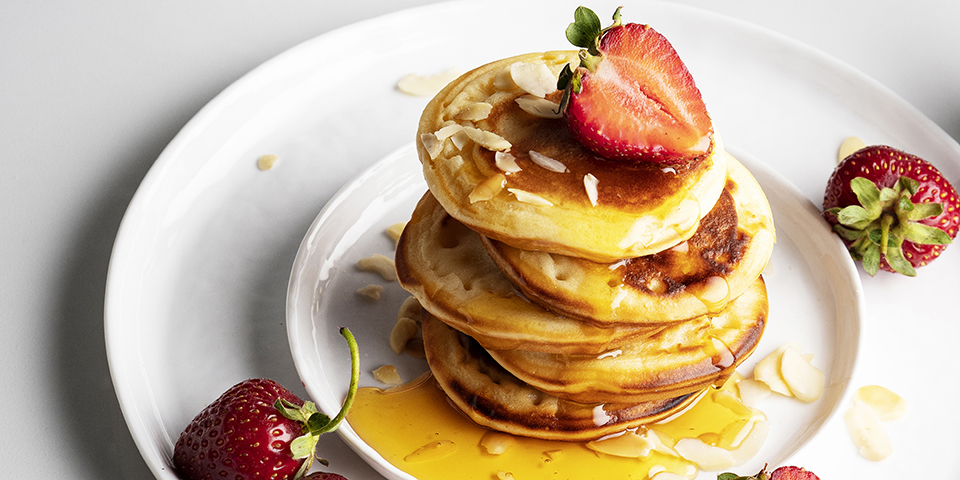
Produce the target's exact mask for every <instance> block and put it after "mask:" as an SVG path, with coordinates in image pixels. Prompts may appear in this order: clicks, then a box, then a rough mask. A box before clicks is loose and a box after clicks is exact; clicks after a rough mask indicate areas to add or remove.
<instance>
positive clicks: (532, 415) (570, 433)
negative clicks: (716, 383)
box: [422, 311, 699, 441]
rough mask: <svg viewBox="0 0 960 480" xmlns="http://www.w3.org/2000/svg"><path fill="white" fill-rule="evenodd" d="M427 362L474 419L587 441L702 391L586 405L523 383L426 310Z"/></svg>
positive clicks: (674, 407)
mask: <svg viewBox="0 0 960 480" xmlns="http://www.w3.org/2000/svg"><path fill="white" fill-rule="evenodd" d="M422 325H423V343H424V348H425V351H426V355H427V362H428V363H429V364H430V369H431V371H432V372H433V375H434V377H435V378H436V379H437V383H438V384H439V385H440V387H441V388H442V389H443V390H444V392H445V393H446V394H447V397H448V398H450V400H451V401H452V402H453V403H454V404H455V405H456V406H457V408H459V409H460V410H461V411H462V412H464V413H465V414H466V415H467V416H468V417H470V418H471V419H472V420H473V421H474V422H476V423H478V424H480V425H483V426H485V427H489V428H492V429H495V430H499V431H502V432H506V433H510V434H514V435H523V436H528V437H535V438H542V439H546V440H560V441H588V440H594V439H597V438H600V437H602V436H604V435H610V434H613V433H618V432H622V431H624V430H627V429H631V428H636V427H638V426H640V425H644V424H648V423H653V422H657V421H660V420H663V419H665V418H667V417H669V416H671V415H673V414H675V413H677V412H679V411H681V410H683V409H684V408H686V407H688V406H690V405H692V404H693V403H694V402H695V401H696V399H697V398H699V395H698V394H697V393H691V394H686V395H682V396H680V397H676V398H670V399H663V400H655V401H649V402H642V403H638V404H627V403H606V404H583V403H577V402H572V401H569V400H564V399H560V398H557V397H555V396H552V395H549V394H546V393H544V392H541V391H539V390H537V389H535V388H533V387H531V386H530V385H528V384H526V383H524V382H521V381H520V380H518V379H517V378H516V377H514V376H513V375H511V374H510V373H509V372H507V371H506V370H504V369H503V367H501V366H500V365H499V364H497V363H496V362H495V361H493V359H492V358H491V357H490V356H489V354H488V353H487V352H486V351H485V350H484V349H483V348H482V347H480V345H479V344H478V343H477V342H476V341H475V340H473V339H472V338H470V337H469V336H467V335H464V334H462V333H460V332H459V331H457V330H455V329H453V328H451V327H450V326H448V325H446V324H445V323H443V322H442V321H440V320H438V319H436V318H435V317H433V316H432V315H430V314H429V313H428V312H426V311H425V312H424V315H423V322H422Z"/></svg>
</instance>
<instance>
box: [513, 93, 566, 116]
mask: <svg viewBox="0 0 960 480" xmlns="http://www.w3.org/2000/svg"><path fill="white" fill-rule="evenodd" d="M516 101H517V105H520V109H521V110H523V111H524V112H527V113H529V114H530V115H533V116H535V117H540V118H560V117H562V116H563V115H562V114H561V113H560V104H559V103H556V102H551V101H550V100H547V99H546V98H540V97H535V96H533V95H524V96H522V97H519V98H517V100H516Z"/></svg>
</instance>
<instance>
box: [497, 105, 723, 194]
mask: <svg viewBox="0 0 960 480" xmlns="http://www.w3.org/2000/svg"><path fill="white" fill-rule="evenodd" d="M478 126H480V127H481V128H482V129H485V130H490V131H493V132H497V133H499V134H501V135H503V136H504V137H505V138H506V139H507V140H509V141H510V142H511V143H512V144H513V146H512V147H511V148H510V153H511V154H512V155H513V156H514V157H515V158H516V160H517V165H519V166H520V168H521V169H522V170H521V171H520V172H518V173H513V174H510V175H508V176H507V178H508V180H507V181H508V185H509V186H510V187H511V188H519V189H521V190H526V191H529V192H532V193H537V194H542V195H544V196H546V197H547V198H549V199H551V201H554V202H556V201H564V202H571V203H580V204H582V205H584V206H590V202H589V199H588V198H587V196H586V194H585V190H584V186H583V177H584V175H586V174H588V173H589V174H592V175H593V176H594V177H596V178H597V180H598V181H599V189H598V193H599V195H598V198H597V203H598V204H599V205H604V206H610V207H615V208H618V209H625V210H628V211H641V210H643V209H645V208H649V206H650V205H656V204H658V203H662V202H663V201H664V200H666V199H669V198H671V197H672V196H674V195H675V194H676V191H677V190H681V189H687V188H689V183H690V182H689V180H688V179H687V177H690V176H699V175H702V173H703V172H704V171H705V170H707V169H708V168H709V167H710V165H711V163H709V162H697V163H694V164H691V165H685V166H683V165H679V166H669V167H667V166H664V165H660V164H654V163H648V162H638V163H628V162H617V161H611V160H607V159H605V158H603V157H600V156H598V155H596V154H594V153H593V152H591V151H590V150H588V149H587V148H585V147H584V146H583V145H581V144H580V143H579V142H577V141H576V140H575V139H574V138H573V136H572V135H571V134H570V131H569V130H568V129H567V126H566V124H565V123H564V121H563V120H562V119H545V118H539V117H535V116H533V115H530V114H528V113H526V112H524V111H523V110H522V109H521V108H520V107H519V105H517V103H516V102H515V101H504V102H499V103H498V104H497V105H495V106H494V108H493V110H492V111H491V112H490V116H489V117H488V118H487V119H486V120H484V121H482V122H478ZM479 150H480V157H481V158H482V160H483V161H484V162H485V163H486V165H487V167H488V168H490V169H491V171H496V170H495V169H496V166H495V162H494V153H493V152H491V151H488V150H486V149H482V148H481V149H479ZM531 150H533V151H536V152H538V153H541V154H543V155H546V156H548V157H550V158H552V159H554V160H557V161H559V162H561V163H563V164H564V165H565V166H566V167H567V168H568V169H569V172H565V173H558V172H553V171H550V170H547V169H544V168H543V167H541V166H539V165H537V164H536V163H534V162H533V161H532V160H530V155H529V153H528V152H529V151H531Z"/></svg>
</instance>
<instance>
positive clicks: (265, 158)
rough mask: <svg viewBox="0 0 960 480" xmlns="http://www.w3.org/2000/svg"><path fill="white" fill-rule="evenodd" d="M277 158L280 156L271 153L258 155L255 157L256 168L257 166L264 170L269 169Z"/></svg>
mask: <svg viewBox="0 0 960 480" xmlns="http://www.w3.org/2000/svg"><path fill="white" fill-rule="evenodd" d="M279 160H280V157H279V156H277V155H274V154H272V153H270V154H267V155H260V157H259V158H257V168H259V169H260V170H262V171H264V172H265V171H267V170H271V169H273V167H274V166H275V165H276V164H277V161H279Z"/></svg>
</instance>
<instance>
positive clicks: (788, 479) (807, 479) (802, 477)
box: [770, 467, 820, 480]
mask: <svg viewBox="0 0 960 480" xmlns="http://www.w3.org/2000/svg"><path fill="white" fill-rule="evenodd" d="M770 480H820V477H817V476H816V475H814V474H813V472H811V471H808V470H804V469H803V468H800V467H780V468H778V469H776V470H774V471H773V473H771V474H770Z"/></svg>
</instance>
